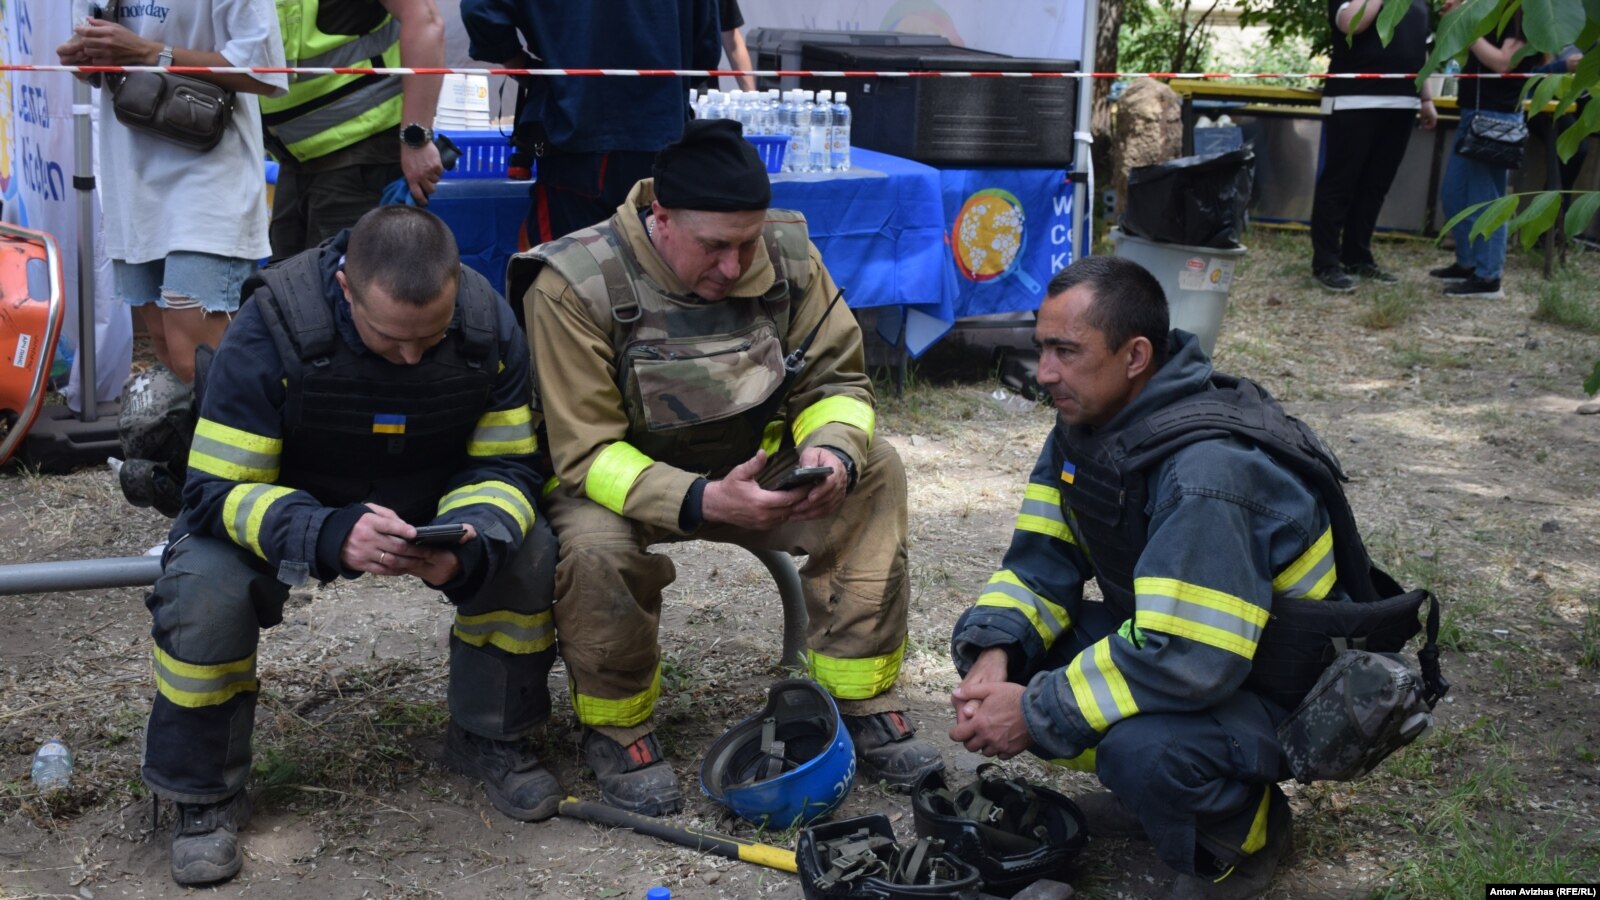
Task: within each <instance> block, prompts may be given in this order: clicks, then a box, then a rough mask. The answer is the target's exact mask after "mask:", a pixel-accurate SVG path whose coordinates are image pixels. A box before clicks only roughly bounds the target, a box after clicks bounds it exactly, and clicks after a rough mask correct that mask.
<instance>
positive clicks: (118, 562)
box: [0, 556, 793, 596]
mask: <svg viewBox="0 0 1600 900" xmlns="http://www.w3.org/2000/svg"><path fill="white" fill-rule="evenodd" d="M792 568H793V566H792V565H791V569H792ZM159 577H161V557H159V556H119V557H115V558H112V559H63V560H57V561H55V562H38V563H19V564H16V565H9V566H0V596H7V595H11V594H44V593H49V592H51V591H87V590H95V589H97V588H117V587H146V586H149V585H152V584H155V583H156V579H157V578H159Z"/></svg>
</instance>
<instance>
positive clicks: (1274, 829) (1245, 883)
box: [1167, 786, 1294, 900]
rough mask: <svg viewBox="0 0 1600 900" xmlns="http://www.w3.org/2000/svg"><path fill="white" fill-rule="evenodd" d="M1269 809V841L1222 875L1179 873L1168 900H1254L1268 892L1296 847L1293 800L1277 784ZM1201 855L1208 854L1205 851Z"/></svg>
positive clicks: (1227, 868)
mask: <svg viewBox="0 0 1600 900" xmlns="http://www.w3.org/2000/svg"><path fill="white" fill-rule="evenodd" d="M1268 790H1270V791H1272V800H1271V806H1270V808H1269V809H1268V812H1267V842H1266V844H1265V845H1263V846H1262V848H1261V849H1260V850H1257V851H1256V852H1254V853H1252V854H1250V855H1249V856H1246V857H1245V858H1244V859H1242V860H1240V861H1239V862H1238V863H1236V864H1235V865H1233V866H1229V867H1226V868H1225V869H1224V870H1223V871H1222V873H1221V874H1205V875H1179V876H1178V878H1177V880H1176V881H1174V882H1173V883H1172V892H1171V893H1170V894H1168V895H1167V898H1168V900H1251V898H1254V897H1259V896H1261V895H1262V894H1264V893H1266V891H1267V886H1268V885H1269V884H1271V883H1272V876H1273V875H1274V874H1275V873H1276V872H1277V871H1278V864H1279V863H1281V862H1283V859H1284V857H1286V856H1288V855H1289V853H1290V852H1291V851H1292V850H1293V849H1294V828H1293V823H1292V822H1291V819H1292V818H1293V816H1292V814H1291V813H1290V812H1289V801H1288V799H1287V798H1285V797H1284V796H1283V793H1282V792H1281V791H1279V790H1278V789H1277V787H1276V786H1274V787H1271V788H1268ZM1201 855H1205V854H1204V853H1203V852H1202V853H1201Z"/></svg>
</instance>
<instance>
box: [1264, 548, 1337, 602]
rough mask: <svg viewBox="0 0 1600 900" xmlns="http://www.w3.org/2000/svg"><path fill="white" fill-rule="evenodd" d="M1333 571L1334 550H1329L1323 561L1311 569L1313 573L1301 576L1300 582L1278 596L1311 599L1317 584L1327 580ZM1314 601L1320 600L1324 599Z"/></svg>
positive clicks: (1320, 560)
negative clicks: (1324, 579)
mask: <svg viewBox="0 0 1600 900" xmlns="http://www.w3.org/2000/svg"><path fill="white" fill-rule="evenodd" d="M1331 571H1333V550H1332V549H1329V550H1328V552H1327V553H1324V554H1323V555H1322V558H1321V559H1319V560H1317V564H1316V565H1314V566H1312V567H1311V571H1309V572H1307V573H1305V574H1304V575H1301V576H1300V578H1299V580H1298V581H1296V582H1295V583H1294V584H1291V585H1289V586H1288V587H1286V588H1284V589H1283V591H1282V593H1280V594H1279V595H1278V596H1280V597H1291V598H1294V599H1300V598H1303V597H1310V596H1311V590H1312V588H1315V587H1316V586H1317V582H1319V581H1321V580H1322V579H1323V578H1325V577H1326V576H1327V574H1328V573H1329V572H1331ZM1324 596H1326V595H1324ZM1314 599H1318V600H1320V599H1322V598H1321V597H1318V598H1314Z"/></svg>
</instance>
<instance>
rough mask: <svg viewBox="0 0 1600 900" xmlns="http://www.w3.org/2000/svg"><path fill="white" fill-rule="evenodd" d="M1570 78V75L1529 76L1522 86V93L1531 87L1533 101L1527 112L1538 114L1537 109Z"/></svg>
mask: <svg viewBox="0 0 1600 900" xmlns="http://www.w3.org/2000/svg"><path fill="white" fill-rule="evenodd" d="M1571 80H1572V76H1571V75H1538V76H1535V77H1533V78H1529V79H1528V84H1527V85H1525V86H1524V87H1523V91H1524V93H1526V92H1527V91H1528V89H1529V88H1532V93H1533V103H1532V104H1530V105H1529V106H1528V111H1529V113H1530V114H1532V115H1538V114H1539V111H1540V110H1542V109H1544V108H1545V105H1546V104H1548V103H1549V102H1550V101H1551V100H1552V99H1554V98H1555V96H1556V91H1558V90H1560V89H1561V88H1562V87H1564V86H1565V85H1566V83H1567V82H1568V81H1571Z"/></svg>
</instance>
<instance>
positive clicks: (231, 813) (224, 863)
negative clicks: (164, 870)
mask: <svg viewBox="0 0 1600 900" xmlns="http://www.w3.org/2000/svg"><path fill="white" fill-rule="evenodd" d="M177 807H178V820H177V821H176V822H174V823H173V826H172V849H171V851H170V855H171V858H172V880H173V881H176V882H177V883H179V884H184V885H192V884H215V883H217V882H219V881H227V880H228V879H230V878H232V877H233V876H235V875H237V874H239V867H240V866H242V865H243V864H244V857H243V856H241V855H240V853H239V831H240V829H242V828H244V827H245V826H246V825H248V824H249V823H250V814H251V813H252V812H253V811H254V809H253V808H252V806H251V805H250V795H249V794H248V793H247V792H245V791H240V792H239V793H237V794H234V795H233V796H232V797H229V798H228V799H226V800H223V801H222V802H220V803H179V804H177Z"/></svg>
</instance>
